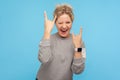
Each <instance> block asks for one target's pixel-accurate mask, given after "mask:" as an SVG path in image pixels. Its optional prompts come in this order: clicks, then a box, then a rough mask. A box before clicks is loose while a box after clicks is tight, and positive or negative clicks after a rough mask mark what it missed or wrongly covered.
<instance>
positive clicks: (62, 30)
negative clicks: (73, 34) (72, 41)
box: [60, 29, 68, 34]
mask: <svg viewBox="0 0 120 80" xmlns="http://www.w3.org/2000/svg"><path fill="white" fill-rule="evenodd" d="M60 31H61V33H62V34H65V33H66V32H67V31H68V29H61V30H60Z"/></svg>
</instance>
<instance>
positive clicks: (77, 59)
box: [71, 47, 86, 74]
mask: <svg viewBox="0 0 120 80" xmlns="http://www.w3.org/2000/svg"><path fill="white" fill-rule="evenodd" d="M74 54H75V55H74V58H73V63H72V66H71V69H72V72H73V73H75V74H80V73H81V72H83V70H84V68H85V59H86V50H85V47H82V52H75V53H74Z"/></svg>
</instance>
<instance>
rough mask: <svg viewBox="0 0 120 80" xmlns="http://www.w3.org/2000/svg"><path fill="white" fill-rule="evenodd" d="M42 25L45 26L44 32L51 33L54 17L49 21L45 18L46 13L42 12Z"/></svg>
mask: <svg viewBox="0 0 120 80" xmlns="http://www.w3.org/2000/svg"><path fill="white" fill-rule="evenodd" d="M44 20H45V22H44V24H45V32H47V33H50V32H51V31H52V28H53V26H54V23H55V20H56V16H55V17H54V19H53V20H49V19H48V17H47V13H46V11H45V12H44Z"/></svg>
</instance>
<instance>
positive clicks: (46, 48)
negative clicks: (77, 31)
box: [38, 12, 56, 63]
mask: <svg viewBox="0 0 120 80" xmlns="http://www.w3.org/2000/svg"><path fill="white" fill-rule="evenodd" d="M44 18H45V21H44V27H45V29H44V37H43V39H42V40H41V42H40V44H39V53H38V59H39V60H40V61H41V62H42V63H48V62H50V61H51V60H52V53H51V45H50V33H51V31H52V28H53V26H54V22H55V19H56V16H55V17H54V19H53V20H52V21H51V20H48V18H47V14H46V12H44Z"/></svg>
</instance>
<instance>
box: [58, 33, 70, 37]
mask: <svg viewBox="0 0 120 80" xmlns="http://www.w3.org/2000/svg"><path fill="white" fill-rule="evenodd" d="M59 35H60V37H62V38H67V37H69V34H60V33H59Z"/></svg>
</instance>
